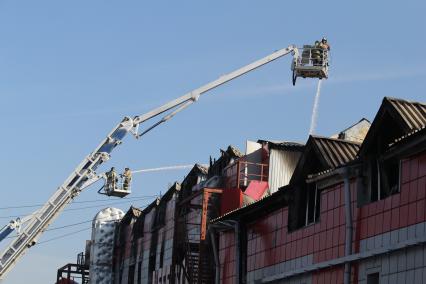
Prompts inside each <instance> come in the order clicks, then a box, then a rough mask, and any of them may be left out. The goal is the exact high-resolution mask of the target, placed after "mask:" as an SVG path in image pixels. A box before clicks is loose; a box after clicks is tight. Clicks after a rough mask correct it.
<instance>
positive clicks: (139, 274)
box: [138, 261, 142, 284]
mask: <svg viewBox="0 0 426 284" xmlns="http://www.w3.org/2000/svg"><path fill="white" fill-rule="evenodd" d="M138 284H142V261H139V263H138Z"/></svg>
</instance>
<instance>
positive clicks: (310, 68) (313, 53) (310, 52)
mask: <svg viewBox="0 0 426 284" xmlns="http://www.w3.org/2000/svg"><path fill="white" fill-rule="evenodd" d="M300 50H301V51H302V53H301V54H300V53H298V54H297V55H296V56H295V58H294V61H293V64H292V68H291V69H292V70H293V85H295V84H296V79H297V77H302V78H318V79H327V78H328V66H329V58H330V57H329V55H330V54H329V53H330V52H329V51H328V50H326V49H323V48H316V47H314V46H311V45H304V46H303V48H301V49H300Z"/></svg>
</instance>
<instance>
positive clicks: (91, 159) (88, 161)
mask: <svg viewBox="0 0 426 284" xmlns="http://www.w3.org/2000/svg"><path fill="white" fill-rule="evenodd" d="M289 53H293V55H295V56H297V55H298V50H297V48H296V47H295V46H293V45H290V46H289V47H287V48H284V49H281V50H278V51H276V52H274V53H272V54H270V55H268V56H266V57H264V58H262V59H260V60H257V61H255V62H253V63H251V64H249V65H246V66H244V67H242V68H240V69H238V70H236V71H233V72H231V73H229V74H226V75H223V76H221V77H220V78H218V79H217V80H215V81H213V82H211V83H208V84H206V85H204V86H202V87H200V88H198V89H195V90H193V91H192V92H189V93H187V94H185V95H184V96H182V97H180V98H178V99H175V100H173V101H171V102H169V103H166V104H165V105H163V106H161V107H158V108H156V109H154V110H152V111H150V112H148V113H146V114H143V115H141V116H136V117H134V118H133V119H132V118H130V117H125V118H124V119H123V120H122V121H121V122H120V123H119V124H118V125H117V126H116V127H114V128H113V130H112V131H111V132H110V133H109V134H108V135H107V137H106V138H105V139H104V140H102V142H101V143H100V144H99V145H98V147H96V148H95V150H94V151H93V152H92V153H91V154H89V155H88V156H86V157H85V158H84V159H83V161H82V162H81V163H80V164H79V165H78V166H77V167H76V168H75V170H74V171H73V172H72V173H71V174H70V175H69V177H68V178H67V179H66V180H65V181H64V183H63V184H62V185H61V186H59V188H58V189H57V190H56V192H55V193H54V194H53V195H52V197H51V198H50V199H49V200H48V201H47V203H46V204H45V205H44V206H43V207H42V208H40V209H39V210H37V211H36V212H35V213H34V214H33V215H31V216H29V218H30V220H29V221H28V222H27V223H26V225H25V226H22V228H21V230H22V231H21V233H20V234H19V235H18V236H17V237H16V238H14V239H13V240H12V242H11V243H10V244H9V245H8V246H7V247H6V248H5V250H4V251H3V252H2V253H1V254H0V279H2V278H4V276H5V274H6V273H7V272H8V271H9V270H10V269H12V268H13V266H14V264H15V263H16V261H17V260H18V259H19V258H20V257H21V256H22V255H23V254H24V253H25V252H26V250H27V249H28V248H30V247H31V246H33V245H34V244H36V243H37V240H38V238H39V237H40V236H41V235H42V234H43V232H44V231H45V230H46V229H47V227H48V226H49V225H50V224H51V223H52V222H53V221H54V220H55V219H56V218H57V217H58V216H59V214H60V213H61V212H62V210H63V209H64V207H65V206H67V204H69V203H70V202H71V201H72V200H73V199H74V198H75V197H77V196H78V195H79V194H80V192H81V191H82V190H83V189H84V188H87V187H88V186H89V185H90V184H91V183H93V181H94V180H95V179H96V176H97V175H96V169H97V168H98V167H99V166H100V165H101V164H102V163H104V162H106V161H107V160H108V159H109V157H110V153H111V152H112V151H113V150H114V148H115V147H116V146H117V145H119V144H121V142H122V140H123V138H124V137H125V136H126V135H127V134H128V133H129V132H131V133H132V134H133V135H134V136H135V137H137V138H138V137H141V136H142V135H144V134H146V133H147V132H148V131H150V130H151V129H153V128H155V127H156V126H158V125H159V124H162V123H163V122H165V121H167V120H169V119H170V118H172V117H173V116H174V115H175V114H177V113H178V112H179V111H181V110H183V109H185V108H186V107H188V106H189V105H190V104H192V103H194V102H195V101H197V100H198V98H199V96H200V95H202V94H204V93H206V92H208V91H210V90H212V89H214V88H216V87H218V86H220V85H222V84H225V83H227V82H229V81H231V80H233V79H235V78H237V77H239V76H242V75H244V74H246V73H248V72H250V71H252V70H254V69H256V68H259V67H261V66H263V65H265V64H267V63H270V62H271V61H274V60H276V59H278V58H280V57H283V56H285V55H287V54H289ZM292 64H294V59H293V62H292ZM167 111H171V112H170V113H168V114H167V115H166V116H164V117H163V118H162V119H161V120H159V121H158V122H156V123H155V124H153V125H152V126H150V127H148V128H147V129H146V130H145V131H143V132H141V133H138V128H139V125H140V124H142V123H143V122H146V121H148V120H150V119H152V118H154V117H156V116H158V115H160V114H162V113H165V112H167ZM9 229H10V228H9V227H8V228H6V230H5V231H4V233H5V234H10V230H9ZM0 240H1V239H0Z"/></svg>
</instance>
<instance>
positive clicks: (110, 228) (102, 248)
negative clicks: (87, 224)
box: [89, 207, 124, 284]
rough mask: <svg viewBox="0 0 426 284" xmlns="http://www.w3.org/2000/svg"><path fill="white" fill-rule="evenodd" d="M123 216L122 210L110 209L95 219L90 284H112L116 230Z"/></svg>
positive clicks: (100, 213) (104, 210)
mask: <svg viewBox="0 0 426 284" xmlns="http://www.w3.org/2000/svg"><path fill="white" fill-rule="evenodd" d="M123 216H124V213H123V211H121V210H120V209H117V208H111V207H108V208H105V209H103V210H101V211H100V212H99V213H98V214H96V216H95V218H94V219H93V223H92V240H91V248H90V264H89V271H90V276H89V277H90V283H96V284H103V283H105V284H106V283H108V284H109V283H111V279H112V257H113V249H114V234H115V228H116V226H117V224H118V221H119V220H121V219H122V218H123Z"/></svg>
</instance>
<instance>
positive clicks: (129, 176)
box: [122, 168, 132, 190]
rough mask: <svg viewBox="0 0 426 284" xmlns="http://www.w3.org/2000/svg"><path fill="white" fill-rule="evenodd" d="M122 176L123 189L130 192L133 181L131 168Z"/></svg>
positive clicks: (125, 170)
mask: <svg viewBox="0 0 426 284" xmlns="http://www.w3.org/2000/svg"><path fill="white" fill-rule="evenodd" d="M122 176H123V189H124V190H129V187H130V182H131V181H132V172H131V171H130V169H129V168H125V169H124V173H123V175H122Z"/></svg>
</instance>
